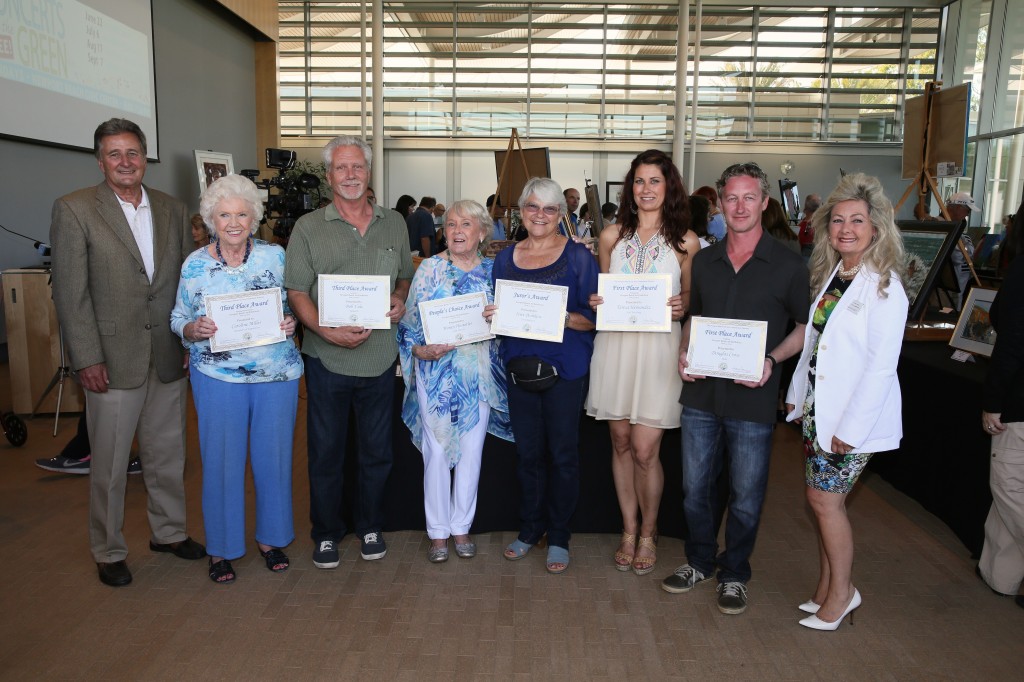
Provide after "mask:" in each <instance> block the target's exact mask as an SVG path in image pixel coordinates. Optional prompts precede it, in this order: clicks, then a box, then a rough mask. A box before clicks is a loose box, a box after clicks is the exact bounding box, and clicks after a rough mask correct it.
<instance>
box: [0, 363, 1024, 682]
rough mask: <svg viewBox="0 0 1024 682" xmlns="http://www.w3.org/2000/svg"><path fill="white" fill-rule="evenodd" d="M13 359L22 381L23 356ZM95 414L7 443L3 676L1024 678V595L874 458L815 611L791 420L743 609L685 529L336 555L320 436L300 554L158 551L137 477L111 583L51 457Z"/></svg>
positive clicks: (780, 443)
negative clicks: (323, 524)
mask: <svg viewBox="0 0 1024 682" xmlns="http://www.w3.org/2000/svg"><path fill="white" fill-rule="evenodd" d="M0 374H2V375H3V376H0V387H2V388H3V390H4V394H6V366H0ZM2 404H3V403H2V402H0V406H2ZM302 409H303V408H302V407H300V410H302ZM301 422H304V417H302V415H301V414H300V423H301ZM74 426H75V420H74V418H73V417H68V418H66V419H62V421H61V426H60V434H59V435H58V437H57V438H56V439H54V438H52V437H51V436H50V433H49V430H50V429H51V428H52V419H40V420H37V421H35V422H32V423H30V424H29V441H28V443H27V444H26V445H25V446H24V447H23V448H20V449H15V448H12V447H10V446H9V445H8V444H7V442H6V441H0V546H2V547H3V548H4V552H3V561H2V562H0V566H2V567H0V579H2V581H3V588H2V590H0V614H2V617H0V679H5V680H38V679H44V680H99V679H109V680H121V679H125V680H128V679H131V680H179V679H202V680H207V679H210V680H248V679H289V680H292V679H294V680H306V679H309V680H316V679H325V680H326V679H343V680H350V679H351V680H355V679H360V680H387V681H388V682H397V681H400V680H434V679H437V680H448V679H453V678H456V677H457V678H461V679H484V680H487V679H502V680H505V679H521V680H548V679H551V680H603V679H612V680H643V681H654V680H668V679H679V680H845V679H850V680H858V681H860V680H1017V679H1024V672H1022V670H1024V646H1022V645H1021V633H1022V632H1024V609H1021V608H1019V607H1017V606H1015V605H1014V604H1013V602H1012V601H1011V600H1008V599H1004V598H1000V597H997V596H995V595H993V594H992V593H991V592H989V590H988V589H987V588H986V587H985V586H984V585H983V584H982V583H981V582H979V581H978V580H977V578H975V576H974V573H973V562H972V561H971V560H970V558H969V556H968V555H967V552H966V550H965V549H964V548H963V546H962V545H960V544H959V542H958V541H957V539H956V538H955V537H954V536H953V535H952V533H951V532H950V531H949V530H948V529H946V528H945V526H943V525H942V524H941V523H940V522H938V521H937V520H936V519H935V518H934V517H932V516H931V515H929V514H927V513H926V512H924V511H923V510H922V509H921V508H920V507H919V506H917V505H916V504H915V503H913V502H911V501H909V500H908V499H907V498H905V497H904V496H902V495H901V494H899V493H896V492H895V491H893V490H892V489H891V488H890V487H889V486H887V485H886V484H885V483H884V482H883V481H881V480H879V479H878V478H877V477H874V476H872V475H870V474H867V475H865V479H864V485H862V486H861V487H860V489H859V491H858V492H856V493H855V494H854V496H853V499H852V500H851V505H850V515H851V518H852V521H853V525H854V532H855V537H856V543H857V547H856V551H857V560H856V566H855V569H854V573H855V580H856V584H857V586H858V587H859V588H860V590H861V592H862V593H863V596H864V606H863V607H862V608H861V609H859V610H858V611H857V619H856V625H854V626H850V625H848V624H844V625H843V626H842V627H841V628H840V629H839V631H838V632H835V633H819V632H813V631H809V630H806V629H804V628H801V627H800V626H798V625H797V620H798V619H799V618H800V613H799V612H798V611H797V610H796V605H797V604H798V603H800V602H802V601H804V600H805V599H807V598H808V597H809V596H810V592H811V590H812V588H813V585H814V581H815V579H816V571H817V558H816V545H815V536H814V532H813V527H812V524H811V519H810V517H809V514H808V512H807V510H806V508H805V505H804V502H803V481H802V463H801V456H800V451H799V446H798V442H797V436H796V432H795V431H793V430H791V429H789V428H782V429H780V430H779V431H778V432H777V434H776V447H775V453H774V462H773V464H772V466H773V469H772V476H771V483H770V488H769V494H768V500H767V503H766V508H765V513H764V517H763V521H762V526H761V532H760V537H759V540H758V545H757V549H756V552H755V555H754V557H753V564H754V578H753V580H752V581H751V583H750V608H749V609H748V611H747V613H746V614H744V615H742V616H724V615H722V614H720V613H719V612H718V611H717V609H716V608H715V604H714V589H713V587H712V586H710V585H702V586H700V587H698V588H696V589H695V590H694V591H693V592H691V593H689V594H685V595H670V594H667V593H665V592H663V591H662V590H661V589H659V587H658V583H659V581H660V580H661V578H663V577H664V576H665V575H667V574H668V573H669V572H671V571H672V570H673V569H674V568H675V566H676V565H678V564H680V563H682V562H683V561H684V557H683V547H682V543H681V542H680V541H679V540H676V539H672V538H664V539H663V540H662V542H661V544H660V546H659V563H658V569H657V570H656V571H655V572H654V573H653V574H651V575H649V576H646V577H643V578H638V577H636V576H634V575H632V574H629V573H619V572H618V571H615V570H614V569H613V568H612V564H611V556H612V553H613V552H614V550H615V543H616V538H615V537H613V536H611V535H584V536H576V537H575V538H574V540H573V544H572V566H571V567H570V569H569V571H568V572H567V573H566V574H564V575H561V576H550V575H547V574H546V573H545V571H544V565H543V551H537V550H535V551H534V552H533V553H532V554H531V555H530V556H528V557H527V558H526V559H525V560H523V561H519V562H514V563H513V562H508V561H505V560H503V559H502V558H501V549H502V547H503V546H504V544H505V543H507V542H509V541H511V540H512V539H513V537H514V533H512V532H506V533H493V534H488V535H483V536H480V537H478V538H477V541H478V543H479V545H480V553H479V555H478V556H477V557H476V558H474V559H471V560H459V559H457V558H456V557H454V554H453V556H452V559H451V560H449V561H448V562H447V563H446V564H440V565H433V564H429V563H427V561H426V558H425V555H426V548H427V544H428V543H427V540H426V536H425V534H424V533H422V532H402V533H391V534H389V535H388V536H387V540H388V544H389V551H388V556H387V558H385V559H384V560H382V561H375V562H364V561H362V560H361V559H360V558H359V550H358V546H357V545H356V544H354V540H353V539H352V538H346V540H345V541H344V542H343V544H342V563H341V566H340V567H339V568H338V569H337V570H333V571H321V570H318V569H316V568H314V567H313V565H312V562H311V560H310V552H311V550H312V545H311V542H310V540H309V539H308V533H307V531H308V520H307V517H306V510H307V504H308V495H307V492H306V490H305V486H306V479H305V475H304V473H303V472H304V471H305V449H304V447H299V448H298V449H297V450H296V453H295V471H296V476H295V494H296V498H295V511H296V534H297V536H298V538H299V539H297V540H296V541H295V543H294V544H293V545H292V546H291V548H290V550H289V551H290V553H291V555H292V558H293V564H292V568H291V570H289V571H288V572H286V573H284V574H280V575H275V574H272V573H270V572H269V571H267V570H266V569H265V568H264V567H263V562H262V560H261V559H260V557H259V556H258V555H257V554H256V552H255V550H253V551H251V552H250V553H249V554H248V555H247V556H246V557H244V558H243V559H241V560H238V561H236V562H234V564H235V568H236V569H237V571H238V574H239V579H238V581H237V582H236V583H235V584H233V585H228V586H217V585H214V584H213V583H211V582H210V581H209V579H207V577H206V572H205V563H203V562H196V563H191V562H186V561H182V560H180V559H177V558H175V557H173V556H171V555H169V554H154V553H152V552H150V551H149V550H148V548H147V547H146V543H147V540H148V537H149V529H148V527H147V523H146V517H145V501H146V497H145V490H144V486H143V483H142V480H141V477H138V476H134V477H131V479H130V480H129V486H128V496H127V511H126V527H125V534H126V537H127V538H128V542H129V546H130V548H131V553H130V555H129V557H128V562H129V566H130V567H131V569H132V571H133V573H134V576H135V580H134V582H133V583H132V585H131V586H129V587H126V588H120V589H112V588H109V587H106V586H104V585H102V584H100V583H99V581H98V580H97V578H96V571H95V568H94V565H93V564H92V562H91V560H90V556H89V550H88V544H87V530H86V507H87V502H88V492H87V483H88V481H87V480H86V479H85V477H80V476H62V475H58V474H48V473H46V472H44V471H41V470H39V469H37V468H36V467H34V466H33V465H32V461H33V460H34V459H35V458H37V457H43V456H52V455H53V454H56V453H57V452H58V451H59V450H60V448H61V447H62V446H63V444H64V443H65V442H66V441H67V440H68V439H69V438H70V437H71V435H72V433H73V430H74ZM298 442H299V443H300V444H303V443H304V430H302V429H301V428H300V430H299V434H298ZM189 450H190V452H189V462H188V467H187V488H188V494H189V497H188V503H189V513H190V522H189V526H190V532H191V533H192V534H193V535H194V536H196V537H197V538H200V539H201V538H202V525H201V513H200V500H199V486H200V473H201V472H200V468H199V458H198V448H197V446H196V442H195V430H194V423H193V424H192V425H191V434H190V448H189ZM250 503H251V499H250ZM250 514H251V512H250ZM250 525H251V515H250Z"/></svg>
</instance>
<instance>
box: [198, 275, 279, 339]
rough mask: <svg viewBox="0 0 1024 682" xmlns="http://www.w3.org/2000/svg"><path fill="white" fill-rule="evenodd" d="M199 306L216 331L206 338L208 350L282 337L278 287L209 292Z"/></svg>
mask: <svg viewBox="0 0 1024 682" xmlns="http://www.w3.org/2000/svg"><path fill="white" fill-rule="evenodd" d="M203 306H204V307H205V308H206V316H207V317H209V318H211V319H212V320H213V322H214V324H216V325H217V333H216V334H214V335H213V336H212V337H210V350H211V351H213V352H214V353H223V352H224V351H229V350H237V349H239V348H252V347H254V346H267V345H270V344H272V343H279V342H281V341H284V340H285V334H284V330H283V329H281V321H282V320H283V319H284V311H283V309H282V307H281V287H274V288H272V289H257V290H256V291H242V292H239V293H237V294H210V295H209V296H204V297H203Z"/></svg>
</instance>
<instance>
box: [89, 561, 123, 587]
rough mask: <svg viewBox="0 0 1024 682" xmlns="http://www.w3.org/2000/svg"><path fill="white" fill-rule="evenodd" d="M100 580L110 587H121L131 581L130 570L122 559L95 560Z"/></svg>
mask: <svg viewBox="0 0 1024 682" xmlns="http://www.w3.org/2000/svg"><path fill="white" fill-rule="evenodd" d="M96 568H97V569H98V570H99V572H100V582H101V583H103V584H104V585H110V586H111V587H123V586H125V585H127V584H128V583H130V582H131V581H132V572H131V571H129V570H128V564H126V563H125V562H124V561H111V562H96Z"/></svg>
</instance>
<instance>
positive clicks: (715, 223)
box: [693, 185, 725, 243]
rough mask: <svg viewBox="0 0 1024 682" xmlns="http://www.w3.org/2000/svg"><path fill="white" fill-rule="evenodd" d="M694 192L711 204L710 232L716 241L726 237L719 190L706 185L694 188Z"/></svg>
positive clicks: (709, 215) (709, 216)
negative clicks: (719, 201) (719, 206)
mask: <svg viewBox="0 0 1024 682" xmlns="http://www.w3.org/2000/svg"><path fill="white" fill-rule="evenodd" d="M693 193H694V194H696V195H697V196H699V197H704V198H705V199H707V200H708V202H709V203H710V204H711V206H710V208H709V214H708V234H710V235H711V236H712V237H714V238H715V241H718V240H720V239H725V216H724V215H722V211H721V210H720V209H719V208H718V192H716V191H715V188H714V187H708V186H707V185H704V186H703V187H698V188H697V189H695V190H693ZM709 241H710V240H709ZM712 243H714V242H712Z"/></svg>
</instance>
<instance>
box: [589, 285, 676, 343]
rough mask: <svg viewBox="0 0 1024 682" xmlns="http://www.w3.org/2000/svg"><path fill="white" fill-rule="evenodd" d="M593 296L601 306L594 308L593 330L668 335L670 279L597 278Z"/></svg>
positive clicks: (670, 318)
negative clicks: (595, 312) (595, 310)
mask: <svg viewBox="0 0 1024 682" xmlns="http://www.w3.org/2000/svg"><path fill="white" fill-rule="evenodd" d="M597 293H598V295H599V296H601V297H603V298H604V303H602V304H601V305H599V306H597V330H598V331H611V332H668V331H672V308H671V307H669V305H668V299H669V297H670V296H671V295H672V275H670V274H668V273H652V274H643V275H608V274H600V275H598V276H597Z"/></svg>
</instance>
